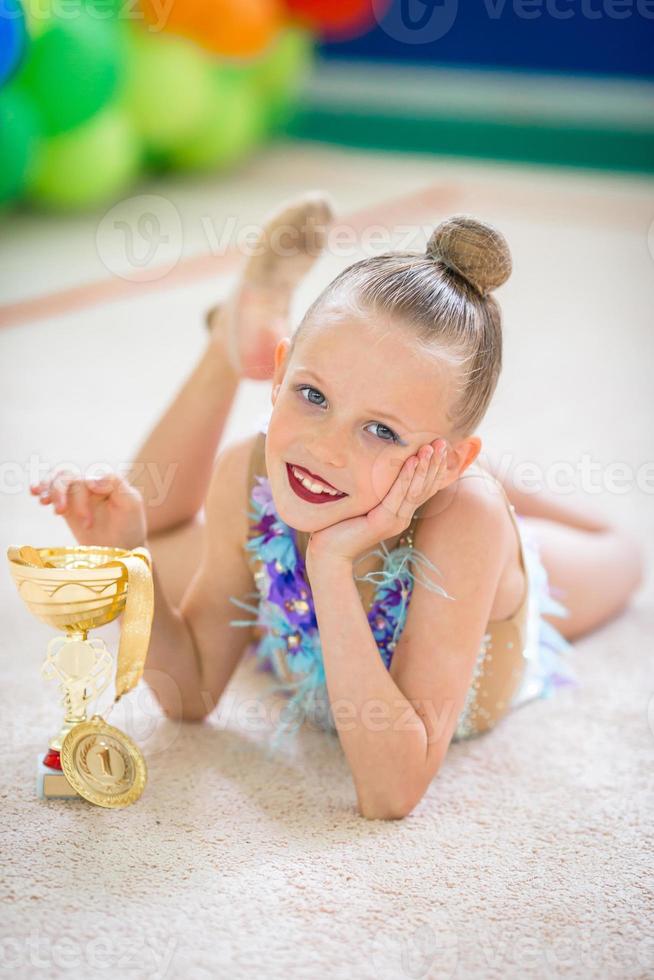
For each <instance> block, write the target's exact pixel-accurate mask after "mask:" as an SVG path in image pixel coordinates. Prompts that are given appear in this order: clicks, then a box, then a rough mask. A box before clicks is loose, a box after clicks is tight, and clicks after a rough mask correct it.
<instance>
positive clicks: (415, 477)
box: [306, 439, 446, 572]
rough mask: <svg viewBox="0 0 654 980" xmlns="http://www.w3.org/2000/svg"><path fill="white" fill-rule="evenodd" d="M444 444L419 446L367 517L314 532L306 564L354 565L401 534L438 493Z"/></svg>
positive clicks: (434, 443) (361, 516)
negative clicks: (385, 541)
mask: <svg viewBox="0 0 654 980" xmlns="http://www.w3.org/2000/svg"><path fill="white" fill-rule="evenodd" d="M445 449H446V443H445V440H444V439H436V440H435V441H434V442H433V443H427V444H425V445H424V446H421V447H420V449H419V450H418V453H417V454H416V455H413V456H409V457H408V459H406V460H405V461H404V463H403V465H402V467H401V468H400V472H399V473H398V475H397V477H396V479H395V481H394V482H393V484H392V486H391V488H390V490H389V491H388V493H387V494H386V496H385V497H384V498H383V500H381V501H380V502H379V503H378V504H377V506H376V507H373V509H372V510H371V511H369V512H368V513H367V514H361V515H360V516H359V517H352V518H349V519H348V520H346V521H339V522H338V523H337V524H331V525H330V526H329V527H326V528H323V530H322V531H316V532H314V533H313V534H312V535H311V538H310V540H309V544H308V545H307V554H306V564H307V568H308V570H309V572H310V565H311V563H312V562H316V563H318V562H322V561H324V560H325V559H330V560H340V561H344V562H346V563H351V562H354V561H355V560H356V559H357V558H358V557H359V555H361V554H362V553H363V552H364V551H366V550H367V549H369V548H373V547H374V546H375V545H376V544H379V542H380V541H384V540H385V539H386V538H391V537H394V536H395V535H396V534H401V533H402V531H405V530H406V529H407V527H408V526H409V524H410V523H411V518H412V517H413V515H414V513H415V512H416V510H417V509H418V507H420V505H421V504H423V503H424V502H425V501H426V500H428V499H429V498H430V497H433V495H434V494H435V493H436V492H437V490H438V489H439V487H438V480H439V477H440V476H441V475H442V469H443V466H442V464H443V460H444V457H445Z"/></svg>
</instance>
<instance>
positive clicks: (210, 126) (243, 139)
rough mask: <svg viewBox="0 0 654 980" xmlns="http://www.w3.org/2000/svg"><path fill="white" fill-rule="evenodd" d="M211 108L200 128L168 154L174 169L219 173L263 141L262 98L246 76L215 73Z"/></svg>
mask: <svg viewBox="0 0 654 980" xmlns="http://www.w3.org/2000/svg"><path fill="white" fill-rule="evenodd" d="M213 94H214V98H213V107H212V110H211V112H210V114H209V116H208V117H207V118H206V119H205V121H204V124H203V126H202V127H201V128H199V129H197V130H196V132H195V133H194V134H193V135H192V136H190V137H189V139H187V140H186V141H185V142H184V143H183V144H180V145H179V146H178V147H176V148H175V150H174V152H172V153H171V154H170V161H171V163H172V164H173V166H176V167H180V168H182V169H189V170H220V169H225V168H228V167H231V166H234V165H235V164H237V163H238V162H240V161H241V160H242V159H244V158H245V157H247V156H248V155H249V154H250V153H251V152H252V151H253V150H254V148H255V147H256V146H257V145H258V144H259V143H260V142H261V141H262V139H263V137H264V135H265V130H266V124H265V115H264V108H263V105H262V101H261V98H260V96H259V93H258V91H257V89H256V87H255V86H254V85H253V84H252V82H251V80H250V78H249V77H247V75H241V76H240V77H238V76H237V75H235V74H234V73H233V72H229V71H228V72H223V71H221V70H220V69H218V70H216V71H215V73H214V79H213Z"/></svg>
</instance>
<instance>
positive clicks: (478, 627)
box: [311, 481, 515, 819]
mask: <svg viewBox="0 0 654 980" xmlns="http://www.w3.org/2000/svg"><path fill="white" fill-rule="evenodd" d="M475 482H476V481H475ZM505 511H506V505H505V504H504V503H503V501H502V500H500V499H499V495H498V494H492V493H488V492H486V493H480V492H479V489H478V487H475V486H473V485H468V486H467V487H465V488H464V487H463V486H461V487H460V488H459V492H458V493H457V495H456V499H455V500H454V501H453V502H452V504H451V505H450V506H449V507H448V508H446V510H445V511H444V512H443V513H442V514H439V515H436V516H434V517H432V518H430V519H429V520H426V521H425V522H424V525H425V526H424V527H421V540H420V548H421V550H422V551H423V552H424V553H425V554H426V555H427V557H428V558H430V559H431V560H432V561H433V562H434V563H435V564H436V566H437V567H438V568H439V570H440V571H441V572H442V578H440V579H439V584H441V585H443V586H444V587H445V588H446V589H447V592H448V593H449V595H451V596H453V597H455V601H452V600H451V599H447V598H445V597H443V596H440V595H438V594H435V593H433V592H431V591H429V590H428V589H426V588H424V587H423V586H421V585H420V584H419V583H418V582H416V583H415V585H414V591H413V594H412V597H411V602H410V603H409V609H408V613H407V620H406V623H405V627H404V630H403V631H402V634H401V637H400V639H399V641H398V644H397V646H396V648H395V652H394V656H393V660H392V662H391V669H390V671H389V670H387V669H386V667H385V666H384V664H383V662H382V659H381V657H380V654H379V650H378V648H377V644H376V641H375V638H374V636H373V633H372V630H371V628H370V624H369V622H368V619H367V616H366V613H365V610H364V609H363V606H362V603H361V599H360V596H359V593H358V591H357V588H356V584H355V580H354V575H353V566H352V564H351V563H350V562H349V561H345V560H343V559H338V558H332V559H329V558H327V557H326V558H324V560H322V561H321V562H320V565H319V566H318V565H316V566H315V567H314V569H313V571H312V572H311V588H312V592H313V596H314V603H315V609H316V618H317V621H318V628H319V631H320V641H321V647H322V651H323V660H324V664H325V677H326V682H327V690H328V694H329V700H330V705H331V708H332V714H333V716H334V721H335V723H336V726H337V729H338V735H339V738H340V741H341V744H342V746H343V749H344V752H345V755H346V757H347V760H348V763H349V765H350V768H351V770H352V774H353V777H354V783H355V788H356V793H357V799H358V804H359V812H360V813H361V815H362V816H365V817H368V818H370V819H393V818H395V819H397V818H401V817H403V816H406V814H407V813H409V812H410V811H411V810H412V809H413V808H414V807H415V805H416V804H417V803H418V801H419V800H420V799H421V798H422V796H423V795H424V792H425V790H426V789H427V787H428V786H429V783H430V782H431V780H432V779H433V777H434V775H435V774H436V772H437V771H438V769H439V767H440V765H441V763H442V761H443V759H444V757H445V754H446V752H447V749H448V746H449V744H450V741H451V739H452V735H453V734H454V730H455V728H456V723H457V720H458V716H459V714H460V712H461V710H462V708H463V704H464V702H465V697H466V692H467V690H468V687H469V685H470V683H471V681H472V671H473V668H474V664H475V661H476V658H477V654H478V651H479V647H480V644H481V640H482V637H483V634H484V632H485V631H486V626H487V623H488V619H489V618H490V611H491V608H492V604H493V601H494V597H495V594H496V590H497V585H498V582H499V579H500V575H501V571H502V568H503V566H504V563H505V561H506V558H507V548H508V547H510V542H511V536H510V534H509V533H507V521H506V517H507V515H506V513H505ZM510 531H511V532H513V529H512V527H511V529H510ZM513 539H515V534H513Z"/></svg>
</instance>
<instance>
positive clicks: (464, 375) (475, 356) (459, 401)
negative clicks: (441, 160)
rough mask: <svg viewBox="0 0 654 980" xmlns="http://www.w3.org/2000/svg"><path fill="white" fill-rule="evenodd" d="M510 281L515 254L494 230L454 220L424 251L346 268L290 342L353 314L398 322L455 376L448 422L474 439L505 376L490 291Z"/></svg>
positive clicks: (441, 227) (391, 254)
mask: <svg viewBox="0 0 654 980" xmlns="http://www.w3.org/2000/svg"><path fill="white" fill-rule="evenodd" d="M510 274H511V253H510V251H509V246H508V244H507V242H506V239H505V238H504V236H503V235H502V234H501V232H499V231H498V230H497V229H496V228H494V227H492V225H489V224H486V223H484V222H482V221H477V220H476V219H475V218H472V217H470V216H469V215H454V216H453V217H451V218H447V219H446V220H445V221H442V222H441V224H439V225H438V227H437V228H435V230H434V231H433V232H432V234H431V237H430V238H429V241H428V242H427V247H426V250H425V252H422V253H420V252H408V251H398V252H387V253H385V254H383V255H376V256H372V257H370V258H367V259H362V260H361V261H359V262H355V263H354V264H353V265H350V266H348V267H347V268H346V269H344V270H343V271H342V272H341V273H340V274H339V275H338V276H337V277H336V278H335V279H334V280H333V281H332V282H331V283H330V284H329V285H328V286H327V287H326V288H325V289H324V290H323V292H322V293H321V294H320V295H319V296H318V298H317V299H316V300H315V301H314V303H313V304H312V305H311V306H310V307H309V309H308V310H307V312H306V314H305V315H304V317H303V319H302V322H301V323H300V325H299V326H298V328H297V330H296V331H295V334H294V335H293V338H292V344H291V351H290V352H289V354H290V353H292V350H293V349H294V348H295V344H296V341H297V338H298V337H299V336H301V335H302V334H303V333H304V331H306V330H307V329H308V327H309V324H315V323H317V322H326V321H328V320H330V319H332V318H333V317H334V316H336V317H341V316H342V315H343V314H344V313H345V314H352V315H353V316H355V317H360V318H362V319H365V318H366V317H367V316H369V315H370V313H373V314H377V315H379V314H383V315H387V316H389V317H390V319H391V321H393V320H394V318H396V317H397V318H399V319H400V320H401V321H404V323H406V324H407V325H409V326H410V327H411V328H412V341H413V343H414V345H415V346H416V348H417V349H418V350H419V352H420V354H421V355H425V356H428V357H433V358H434V359H435V360H437V361H444V362H445V363H447V364H449V365H450V366H451V367H453V368H455V369H456V376H457V381H456V385H455V395H454V397H453V403H452V404H451V405H450V407H449V411H448V418H449V420H450V422H451V424H452V428H453V430H454V431H455V432H456V433H458V434H459V435H461V436H463V435H469V434H470V433H471V432H473V431H474V430H475V428H476V427H477V426H478V425H479V423H480V422H481V420H482V418H483V417H484V415H485V413H486V410H487V408H488V405H489V403H490V400H491V398H492V396H493V393H494V391H495V388H496V385H497V382H498V379H499V376H500V372H501V370H502V317H501V312H500V308H499V305H498V303H497V301H496V300H495V299H494V298H493V296H491V292H492V291H493V290H494V289H497V287H498V286H501V285H502V283H504V282H506V280H507V279H508V278H509V275H510Z"/></svg>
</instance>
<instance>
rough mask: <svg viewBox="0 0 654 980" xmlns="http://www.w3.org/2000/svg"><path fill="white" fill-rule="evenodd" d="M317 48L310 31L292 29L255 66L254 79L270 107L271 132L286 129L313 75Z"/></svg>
mask: <svg viewBox="0 0 654 980" xmlns="http://www.w3.org/2000/svg"><path fill="white" fill-rule="evenodd" d="M314 49H315V37H314V35H313V34H312V33H311V32H310V31H307V30H303V29H302V28H299V27H288V28H286V29H285V30H284V31H282V32H280V34H279V35H278V37H277V38H276V40H275V41H274V42H273V44H272V45H271V46H270V48H269V49H268V51H266V53H265V54H264V56H263V57H262V58H261V59H260V60H259V61H258V63H257V64H256V65H255V67H254V70H253V75H254V80H255V83H256V85H257V86H258V88H259V91H260V93H261V97H262V98H263V100H264V102H265V104H266V105H267V107H268V113H267V116H268V127H269V129H273V130H274V129H279V128H281V127H283V126H284V125H285V123H286V122H287V120H288V118H289V116H290V115H291V114H292V112H293V107H294V106H295V104H296V102H297V99H298V97H299V95H300V93H301V91H302V85H303V83H304V81H305V80H306V78H307V77H308V76H309V74H310V71H311V68H312V65H313V60H314Z"/></svg>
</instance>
